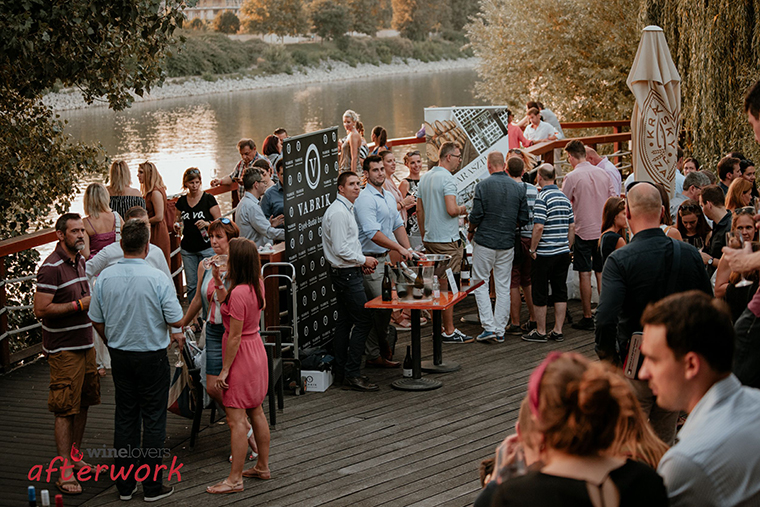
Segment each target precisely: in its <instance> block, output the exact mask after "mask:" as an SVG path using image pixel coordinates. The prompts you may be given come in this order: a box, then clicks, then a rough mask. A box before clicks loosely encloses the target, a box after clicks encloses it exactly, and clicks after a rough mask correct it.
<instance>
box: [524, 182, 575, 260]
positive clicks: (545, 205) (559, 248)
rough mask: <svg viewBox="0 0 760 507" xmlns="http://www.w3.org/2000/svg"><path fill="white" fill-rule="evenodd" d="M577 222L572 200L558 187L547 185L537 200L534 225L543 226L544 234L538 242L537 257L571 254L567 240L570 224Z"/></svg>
mask: <svg viewBox="0 0 760 507" xmlns="http://www.w3.org/2000/svg"><path fill="white" fill-rule="evenodd" d="M574 222H575V217H574V215H573V207H572V205H571V204H570V200H569V199H568V198H567V197H566V196H565V194H563V193H562V192H561V191H560V190H559V188H558V187H557V185H546V186H545V187H544V188H543V189H542V190H541V192H540V193H539V194H538V197H537V198H536V204H535V206H534V207H533V223H534V224H542V225H543V226H544V232H543V234H542V235H541V241H539V242H538V248H537V249H536V255H541V256H550V255H559V254H562V253H569V252H570V242H569V240H568V238H567V234H568V231H569V229H570V224H572V223H574Z"/></svg>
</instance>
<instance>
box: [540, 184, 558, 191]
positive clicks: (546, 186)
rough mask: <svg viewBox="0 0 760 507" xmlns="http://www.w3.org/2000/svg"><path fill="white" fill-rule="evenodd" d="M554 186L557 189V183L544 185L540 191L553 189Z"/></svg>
mask: <svg viewBox="0 0 760 507" xmlns="http://www.w3.org/2000/svg"><path fill="white" fill-rule="evenodd" d="M555 188H556V189H557V190H559V187H558V186H557V185H544V188H542V189H541V192H543V191H544V190H553V189H555Z"/></svg>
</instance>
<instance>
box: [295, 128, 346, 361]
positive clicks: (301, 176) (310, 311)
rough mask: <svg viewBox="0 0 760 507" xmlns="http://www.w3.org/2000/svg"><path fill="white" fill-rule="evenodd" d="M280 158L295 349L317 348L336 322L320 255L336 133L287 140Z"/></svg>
mask: <svg viewBox="0 0 760 507" xmlns="http://www.w3.org/2000/svg"><path fill="white" fill-rule="evenodd" d="M282 154H283V160H284V164H285V167H284V170H283V173H284V179H285V182H284V192H285V211H284V213H285V256H286V258H287V262H290V263H291V264H293V266H295V268H296V287H297V297H298V305H297V307H296V312H297V314H298V335H299V339H300V345H301V347H302V348H306V347H314V346H322V345H324V344H326V343H327V342H329V341H330V340H331V339H332V333H333V329H334V327H335V319H336V318H337V316H338V312H337V300H336V298H335V293H334V290H333V287H332V284H331V283H330V279H329V277H328V275H327V260H326V259H325V256H324V254H323V252H322V217H323V216H324V214H325V211H326V210H327V207H328V206H330V204H331V203H332V202H333V201H334V200H335V196H336V195H337V193H338V172H339V171H338V127H332V128H329V129H325V130H320V131H319V132H313V133H311V134H304V135H301V136H298V137H290V138H288V139H286V140H285V142H284V144H283V147H282Z"/></svg>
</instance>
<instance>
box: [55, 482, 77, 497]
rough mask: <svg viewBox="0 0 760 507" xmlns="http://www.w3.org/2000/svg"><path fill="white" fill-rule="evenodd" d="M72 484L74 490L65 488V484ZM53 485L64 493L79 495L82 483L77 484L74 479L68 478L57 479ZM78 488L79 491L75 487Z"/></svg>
mask: <svg viewBox="0 0 760 507" xmlns="http://www.w3.org/2000/svg"><path fill="white" fill-rule="evenodd" d="M70 485H74V490H71V489H66V486H70ZM55 487H56V488H58V491H60V492H61V493H63V494H64V495H81V494H82V485H81V484H79V483H78V482H77V481H76V479H69V480H68V481H62V480H60V479H58V480H57V481H56V482H55ZM77 488H78V489H79V491H76V489H77Z"/></svg>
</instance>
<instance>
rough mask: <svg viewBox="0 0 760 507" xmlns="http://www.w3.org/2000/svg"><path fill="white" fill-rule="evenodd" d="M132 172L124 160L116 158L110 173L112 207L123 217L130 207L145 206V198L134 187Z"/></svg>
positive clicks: (109, 193)
mask: <svg viewBox="0 0 760 507" xmlns="http://www.w3.org/2000/svg"><path fill="white" fill-rule="evenodd" d="M130 185H132V174H131V173H130V172H129V166H128V165H127V163H126V162H125V161H124V160H114V162H113V163H112V164H111V170H110V171H109V173H108V186H107V187H106V189H108V195H110V196H111V199H110V201H109V205H110V206H111V209H112V210H113V211H115V212H116V213H118V214H119V216H121V217H122V218H123V217H124V216H125V215H126V214H127V211H128V210H129V208H132V207H134V206H141V207H143V208H144V207H145V199H143V196H142V194H141V193H140V191H139V190H137V189H136V188H132V187H131V186H130Z"/></svg>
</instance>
